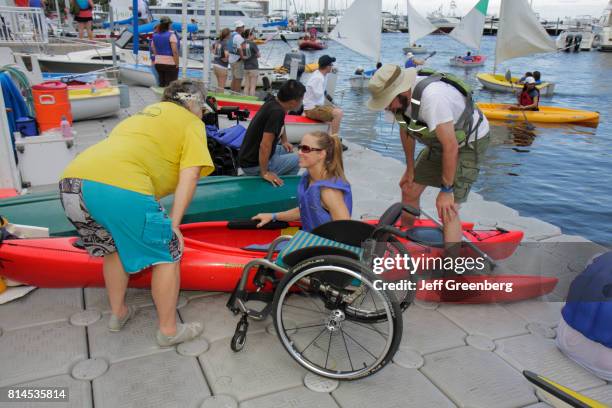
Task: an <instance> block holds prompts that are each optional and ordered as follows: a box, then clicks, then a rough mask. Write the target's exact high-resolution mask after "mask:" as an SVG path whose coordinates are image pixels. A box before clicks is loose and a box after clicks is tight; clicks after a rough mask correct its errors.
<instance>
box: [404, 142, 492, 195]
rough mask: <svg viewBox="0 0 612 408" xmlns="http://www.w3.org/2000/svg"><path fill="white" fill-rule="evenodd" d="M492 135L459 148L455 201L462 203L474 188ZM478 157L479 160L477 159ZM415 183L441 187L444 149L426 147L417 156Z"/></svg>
mask: <svg viewBox="0 0 612 408" xmlns="http://www.w3.org/2000/svg"><path fill="white" fill-rule="evenodd" d="M489 142H490V136H489V135H486V136H485V137H483V138H480V139H478V142H472V143H470V144H469V145H467V146H463V147H462V148H460V149H459V161H458V163H457V171H456V173H455V181H454V184H455V202H457V203H462V202H464V201H465V200H467V196H468V194H469V192H470V189H471V188H472V184H474V182H475V181H476V179H477V178H478V173H479V172H480V163H479V162H480V161H482V158H483V155H484V153H485V152H486V150H487V147H489ZM477 158H478V160H477ZM414 181H415V183H418V184H421V185H424V186H432V187H440V185H442V151H441V150H440V149H433V150H430V148H429V147H426V148H424V149H423V150H422V151H421V153H419V156H418V157H417V159H416V161H415V164H414Z"/></svg>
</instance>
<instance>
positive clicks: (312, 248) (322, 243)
mask: <svg viewBox="0 0 612 408" xmlns="http://www.w3.org/2000/svg"><path fill="white" fill-rule="evenodd" d="M303 249H308V251H302V250H303ZM297 251H299V252H298V253H297V254H295V255H293V256H291V255H292V253H293V252H297ZM362 253H363V250H362V249H361V248H360V247H358V246H353V245H347V244H344V243H340V242H338V241H335V240H332V239H328V238H324V237H321V236H318V235H315V234H313V233H310V232H306V231H298V233H297V234H295V235H294V236H293V238H291V240H290V241H289V243H288V244H287V246H286V247H285V248H284V249H283V250H282V251H281V252H280V253H279V254H278V257H277V259H276V263H277V264H278V265H281V266H293V265H296V264H297V263H298V262H300V261H302V260H304V259H306V258H308V257H309V256H310V257H312V256H316V255H330V254H333V255H344V256H350V257H352V258H353V259H360V258H361V254H362ZM296 259H297V261H296Z"/></svg>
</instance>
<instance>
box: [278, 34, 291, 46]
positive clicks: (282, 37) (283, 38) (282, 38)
mask: <svg viewBox="0 0 612 408" xmlns="http://www.w3.org/2000/svg"><path fill="white" fill-rule="evenodd" d="M280 38H281V40H282V41H283V42H284V43H285V44H287V47H289V48H291V44H289V41H287V38H285V35H284V34H281V35H280Z"/></svg>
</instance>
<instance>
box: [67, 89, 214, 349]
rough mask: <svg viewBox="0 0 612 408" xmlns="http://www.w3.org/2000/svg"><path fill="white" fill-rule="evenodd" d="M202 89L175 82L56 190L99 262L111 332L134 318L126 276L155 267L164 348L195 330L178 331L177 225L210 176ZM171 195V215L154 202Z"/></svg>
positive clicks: (192, 326)
mask: <svg viewBox="0 0 612 408" xmlns="http://www.w3.org/2000/svg"><path fill="white" fill-rule="evenodd" d="M205 96H206V91H205V90H204V87H203V85H202V84H201V83H200V82H197V81H192V80H180V81H175V82H172V83H171V84H170V85H169V86H168V87H167V88H166V90H165V91H164V95H163V97H162V101H161V102H159V103H156V104H153V105H149V106H147V107H146V108H144V109H143V110H142V111H141V112H138V113H137V114H135V115H133V116H131V117H129V118H127V119H125V120H124V121H122V122H121V123H119V124H118V125H117V126H116V127H115V128H114V129H113V131H112V132H111V134H110V135H109V136H108V138H107V139H104V140H103V141H101V142H99V143H97V144H95V145H94V146H92V147H90V148H88V149H87V150H85V151H84V152H82V153H81V154H79V155H78V156H77V157H76V158H75V159H74V160H73V161H72V162H71V163H70V164H69V165H68V167H66V169H65V170H64V173H63V175H62V179H61V181H60V183H59V188H60V199H61V202H62V205H63V207H64V211H65V213H66V216H67V217H68V219H69V220H70V222H71V223H72V224H73V225H74V226H75V228H76V230H77V233H78V234H79V236H80V237H81V241H82V243H83V246H84V247H85V249H86V250H87V251H88V252H89V254H90V255H91V256H96V257H104V280H105V284H106V289H107V292H108V297H109V301H110V305H111V311H112V314H111V316H110V320H109V322H108V328H109V330H110V331H119V330H121V329H122V328H123V326H124V325H125V324H126V323H127V321H128V320H129V319H130V318H131V317H132V316H133V315H134V313H135V310H136V309H135V308H133V307H132V306H130V307H128V306H126V304H125V293H126V289H127V285H128V280H129V275H131V274H135V273H138V272H140V271H142V270H143V269H145V268H148V267H150V266H152V267H153V278H152V282H151V289H152V294H153V301H154V303H155V307H156V309H157V316H158V318H159V330H158V331H157V334H156V338H157V343H158V344H159V345H160V346H161V347H169V346H172V345H174V344H178V343H182V342H184V341H187V340H191V339H193V338H195V337H197V336H198V335H200V333H201V332H202V325H201V324H200V323H198V322H193V323H185V324H183V323H177V321H176V304H177V299H178V292H179V287H180V285H179V283H180V263H179V261H180V259H181V257H182V254H183V237H182V234H181V232H180V230H179V225H180V224H181V219H182V218H183V214H184V213H185V210H186V209H187V207H188V206H189V203H190V202H191V199H192V197H193V193H194V191H195V188H196V185H197V182H198V180H199V179H200V177H203V176H206V175H208V174H210V173H211V172H212V171H213V170H214V165H213V162H212V160H211V158H210V154H209V152H208V147H207V144H206V133H205V131H204V126H202V108H203V106H204V98H205ZM170 194H174V204H173V206H172V209H171V211H170V213H169V214H168V213H166V210H165V209H164V208H163V207H162V206H161V204H160V203H159V201H158V200H159V199H160V198H162V197H164V196H167V195H170Z"/></svg>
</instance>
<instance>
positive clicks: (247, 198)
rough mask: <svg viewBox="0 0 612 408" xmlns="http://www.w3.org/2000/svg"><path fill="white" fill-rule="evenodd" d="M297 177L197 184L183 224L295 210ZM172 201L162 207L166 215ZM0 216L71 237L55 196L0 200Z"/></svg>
mask: <svg viewBox="0 0 612 408" xmlns="http://www.w3.org/2000/svg"><path fill="white" fill-rule="evenodd" d="M299 179H300V177H299V176H287V177H283V180H284V181H285V184H284V185H283V186H282V187H273V186H272V185H271V184H270V183H268V182H267V181H264V180H263V179H261V178H260V177H226V176H214V177H206V178H203V179H202V180H200V182H199V183H198V188H197V190H196V193H195V195H194V197H193V201H192V203H191V205H190V206H189V208H188V209H187V212H186V213H185V216H184V217H183V223H185V224H188V223H193V222H200V221H223V220H238V219H245V218H250V217H252V216H253V215H255V214H257V213H260V212H278V211H284V210H286V209H289V208H292V207H296V206H297V186H298V182H299ZM172 200H173V197H172V196H170V197H166V198H164V199H163V200H162V204H163V205H164V207H165V208H166V209H167V210H168V211H169V210H170V208H171V207H172ZM0 215H2V216H4V217H6V218H7V219H8V220H9V222H11V223H14V224H24V225H34V226H38V227H47V228H49V233H50V234H51V235H56V236H62V235H64V236H66V235H68V236H69V235H75V231H74V227H73V226H72V224H70V222H69V221H68V219H67V218H66V216H65V215H64V210H63V208H62V204H61V203H60V201H59V194H58V193H57V192H49V193H38V194H27V195H24V196H21V197H14V198H7V199H4V200H0Z"/></svg>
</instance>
